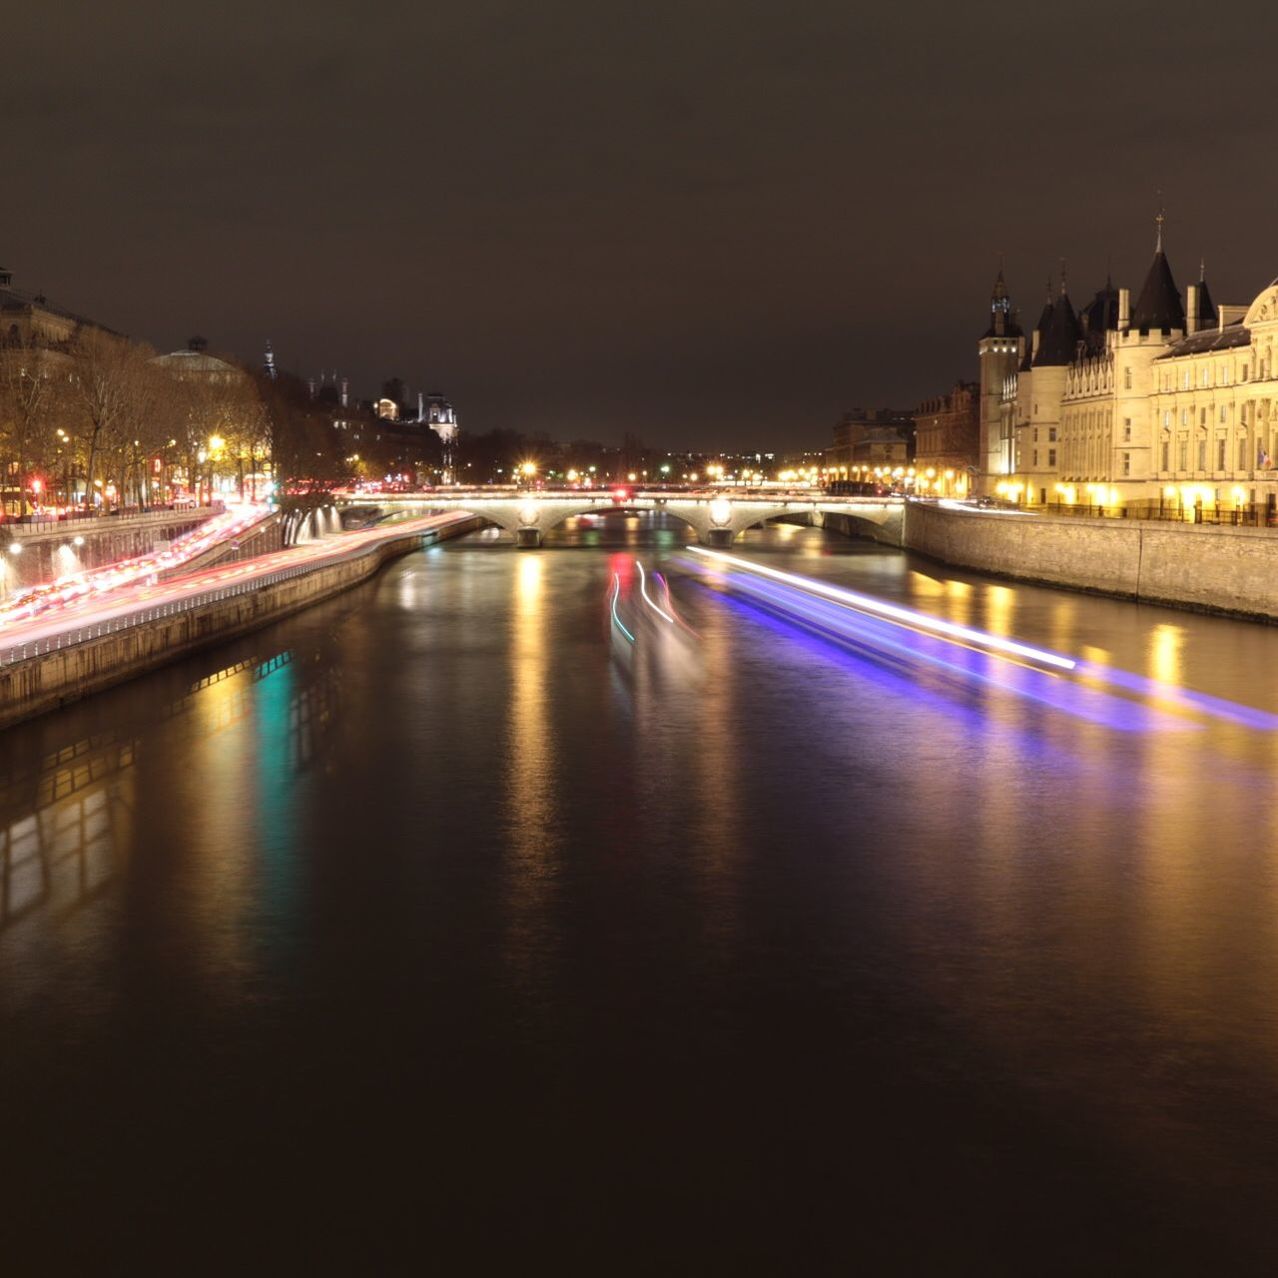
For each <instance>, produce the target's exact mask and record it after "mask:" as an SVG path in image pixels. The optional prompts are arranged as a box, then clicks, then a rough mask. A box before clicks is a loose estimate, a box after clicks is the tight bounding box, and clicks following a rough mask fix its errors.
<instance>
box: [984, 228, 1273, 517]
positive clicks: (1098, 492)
mask: <svg viewBox="0 0 1278 1278" xmlns="http://www.w3.org/2000/svg"><path fill="white" fill-rule="evenodd" d="M1157 221H1158V233H1157V237H1156V243H1155V248H1154V256H1153V260H1152V261H1151V262H1150V265H1149V268H1148V270H1147V272H1146V274H1145V278H1144V281H1143V283H1142V285H1141V288H1140V290H1139V292H1138V293H1137V294H1136V299H1135V302H1134V303H1133V301H1132V293H1131V290H1130V289H1129V288H1126V287H1117V288H1116V287H1115V286H1114V284H1113V282H1112V281H1111V280H1108V279H1107V280H1106V282H1105V285H1104V287H1103V288H1101V289H1100V290H1098V291H1097V292H1096V294H1095V295H1094V296H1093V297H1092V298H1091V299H1090V300H1089V301H1088V302H1087V303H1086V304H1085V305H1084V306H1083V307H1082V308H1081V309H1078V310H1076V309H1075V307H1074V305H1073V303H1072V302H1071V300H1070V297H1069V293H1068V290H1067V288H1066V283H1065V280H1064V278H1063V277H1062V279H1061V281H1060V283H1059V286H1058V287H1056V288H1053V289H1050V290H1049V296H1048V299H1047V302H1046V304H1045V305H1044V307H1043V311H1042V313H1041V315H1040V316H1039V320H1038V323H1037V324H1036V325H1035V327H1034V329H1033V331H1032V332H1031V333H1030V335H1029V337H1028V340H1027V339H1026V338H1025V337H1024V336H1023V335H1020V334H1016V335H1007V334H1004V335H1002V336H999V337H997V338H996V337H991V336H990V333H989V332H988V331H987V333H986V335H985V336H983V337H982V338H981V339H980V341H979V342H978V347H977V351H978V358H979V360H980V372H981V381H980V388H981V399H980V427H979V433H980V440H981V452H982V456H983V457H984V459H985V463H984V468H983V470H984V473H983V476H982V483H983V487H984V490H985V491H987V492H995V493H997V494H999V495H1000V496H1003V497H1005V498H1008V499H1010V500H1014V501H1017V502H1019V503H1022V504H1026V505H1045V504H1061V505H1066V506H1072V505H1090V506H1099V507H1104V508H1106V509H1112V510H1115V511H1117V510H1119V509H1120V508H1123V507H1126V508H1127V509H1128V512H1129V513H1133V514H1139V513H1142V512H1146V513H1148V512H1150V511H1151V510H1152V508H1154V507H1158V508H1161V509H1166V507H1167V506H1168V505H1171V506H1172V507H1174V508H1177V509H1188V508H1194V509H1198V510H1202V511H1203V512H1230V511H1235V510H1240V509H1248V508H1256V507H1259V508H1261V509H1262V510H1273V509H1274V506H1275V494H1276V493H1278V471H1275V469H1274V462H1273V458H1274V454H1275V449H1276V448H1278V439H1276V438H1275V427H1278V369H1276V368H1275V360H1274V346H1275V343H1276V339H1278V281H1275V283H1274V284H1271V285H1270V286H1269V287H1268V288H1266V289H1265V290H1263V291H1262V292H1261V293H1260V294H1259V295H1258V296H1257V297H1256V298H1255V299H1254V300H1253V301H1252V302H1251V303H1250V305H1247V306H1243V305H1232V306H1226V305H1221V306H1218V305H1217V304H1216V303H1215V301H1214V300H1213V298H1212V295H1211V290H1210V288H1209V287H1208V284H1207V279H1206V273H1205V271H1204V270H1202V269H1201V268H1200V271H1199V277H1198V280H1197V282H1196V283H1194V284H1191V285H1189V287H1188V288H1187V289H1186V290H1185V292H1184V294H1183V295H1182V293H1181V290H1180V288H1179V287H1178V286H1177V284H1176V280H1175V275H1174V273H1173V270H1172V267H1171V263H1170V262H1169V260H1168V257H1167V254H1166V251H1165V249H1164V245H1163V225H1162V216H1161V215H1160V216H1159V218H1158V219H1157ZM1001 286H1002V277H1001V273H1000V277H999V280H998V281H997V282H996V285H995V301H996V302H997V301H998V300H999V296H998V295H999V292H1000V288H1001ZM1003 292H1004V293H1005V289H1004V290H1003ZM995 318H997V316H995ZM993 328H994V325H993V324H992V325H991V330H992V329H993ZM1013 347H1014V348H1015V350H1016V353H1017V355H1018V356H1019V358H1018V362H1017V366H1016V368H1015V369H1014V371H1011V372H1009V371H1008V368H1007V361H1008V358H1009V356H1010V355H1011V354H1012V348H1013Z"/></svg>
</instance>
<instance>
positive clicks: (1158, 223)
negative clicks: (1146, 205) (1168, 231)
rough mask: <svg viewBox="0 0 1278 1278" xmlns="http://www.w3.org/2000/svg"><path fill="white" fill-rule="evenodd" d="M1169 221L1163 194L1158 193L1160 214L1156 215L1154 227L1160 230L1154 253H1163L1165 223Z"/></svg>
mask: <svg viewBox="0 0 1278 1278" xmlns="http://www.w3.org/2000/svg"><path fill="white" fill-rule="evenodd" d="M1165 221H1167V215H1166V214H1165V213H1164V212H1163V193H1162V191H1159V192H1158V212H1157V213H1156V214H1155V215H1154V225H1155V226H1156V227H1157V228H1158V235H1157V239H1156V241H1155V243H1154V252H1155V253H1161V252H1162V251H1163V223H1164V222H1165Z"/></svg>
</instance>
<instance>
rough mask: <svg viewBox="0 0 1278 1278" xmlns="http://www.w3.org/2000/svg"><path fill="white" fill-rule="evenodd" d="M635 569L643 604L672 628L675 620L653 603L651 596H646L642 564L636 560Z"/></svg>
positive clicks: (645, 577)
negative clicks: (637, 574)
mask: <svg viewBox="0 0 1278 1278" xmlns="http://www.w3.org/2000/svg"><path fill="white" fill-rule="evenodd" d="M635 567H636V568H638V569H639V593H640V594H641V595H642V596H643V601H644V603H646V604H647V605H648V607H649V608H651V609H652V610H653V612H655V613H656V614H657V615H658V616H659V617H664V618H665V619H666V620H667V621H668V622H669V623H670V624H671V625H672V626H673V625H674V623H675V619H674V618H673V617H672V616H671V615H670V614H669V613H668V612H667V611H666V610H665V609H664V608H662V607H661V606H660V605H659V604H656V603H654V602H653V600H652V597H651V595H649V594H648V578H647V576H646V575H645V574H644V571H643V564H641V563H640V562H639V561H638V560H637V559H636V560H635Z"/></svg>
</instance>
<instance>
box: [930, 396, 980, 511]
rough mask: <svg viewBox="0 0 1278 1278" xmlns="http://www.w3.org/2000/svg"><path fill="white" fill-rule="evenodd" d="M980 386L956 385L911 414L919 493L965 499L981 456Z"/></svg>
mask: <svg viewBox="0 0 1278 1278" xmlns="http://www.w3.org/2000/svg"><path fill="white" fill-rule="evenodd" d="M980 430H981V387H980V383H979V382H956V383H955V385H954V387H953V389H952V390H950V391H948V392H947V393H946V394H944V395H935V396H933V397H932V398H931V399H925V400H924V401H923V402H922V403H921V404H920V405H919V406H918V409H917V410H916V412H915V414H914V469H915V473H916V474H917V476H918V480H919V482H918V483H917V484H916V487H917V489H918V490H919V491H920V492H933V493H936V494H938V495H940V496H947V497H948V496H966V495H967V493H968V492H969V491H970V490H971V486H972V476H973V475H974V474H975V473H976V472H977V470H978V468H979V467H978V463H979V459H980V456H981V433H980Z"/></svg>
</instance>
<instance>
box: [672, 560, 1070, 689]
mask: <svg viewBox="0 0 1278 1278" xmlns="http://www.w3.org/2000/svg"><path fill="white" fill-rule="evenodd" d="M687 549H688V550H689V551H691V552H692V553H693V554H695V555H701V556H703V557H704V558H706V559H713V560H716V561H718V562H719V563H724V564H731V565H732V566H733V567H734V568H743V569H745V570H746V571H747V572H753V573H759V574H760V575H761V576H764V577H770V578H772V579H773V580H774V581H780V582H783V583H784V584H785V585H787V586H794V587H795V588H796V589H798V590H803V591H807V592H808V593H810V594H817V595H822V596H824V597H825V598H826V599H832V600H834V602H835V603H838V604H842V605H843V606H844V607H846V608H853V609H856V610H857V611H859V612H869V613H873V614H876V615H878V616H880V617H886V618H888V619H889V620H890V621H894V622H897V623H899V624H901V625H906V626H910V627H913V628H917V629H920V630H928V631H931V632H933V633H934V634H938V635H943V636H945V637H946V638H950V639H961V640H963V641H964V642H965V643H970V644H975V645H976V646H978V647H981V648H986V649H989V650H990V651H992V652H1002V653H1007V654H1008V655H1009V656H1016V657H1024V658H1026V659H1028V660H1030V661H1039V662H1042V663H1043V664H1044V665H1047V666H1054V667H1055V668H1056V669H1058V670H1073V669H1074V668H1075V667H1076V666H1077V665H1078V662H1076V661H1074V660H1073V659H1072V658H1070V657H1063V656H1061V655H1060V654H1059V653H1055V652H1047V651H1045V650H1044V649H1042V648H1034V647H1031V646H1030V645H1029V644H1025V643H1019V642H1018V641H1017V640H1015V639H1005V638H1003V637H1002V636H1001V635H992V634H989V633H987V632H986V631H984V630H973V629H972V628H971V627H970V626H960V625H958V624H956V623H955V622H953V621H943V620H942V619H941V618H940V617H929V616H928V615H927V614H926V613H922V612H916V611H914V609H912V608H901V607H898V606H897V605H896V604H890V603H886V602H885V601H884V600H882V599H874V598H872V597H871V596H869V595H860V594H857V593H856V592H855V591H851V590H845V589H843V588H842V587H840V586H830V585H827V584H826V583H825V582H823V581H816V580H814V579H812V578H811V577H800V576H797V575H796V574H794V573H790V572H782V571H781V570H780V569H778V568H769V567H767V566H766V565H765V564H757V563H752V562H751V561H750V560H748V559H742V558H741V557H740V556H738V555H725V554H723V553H722V552H721V551H717V550H706V549H705V548H704V547H703V546H689V547H687Z"/></svg>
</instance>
